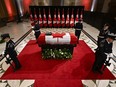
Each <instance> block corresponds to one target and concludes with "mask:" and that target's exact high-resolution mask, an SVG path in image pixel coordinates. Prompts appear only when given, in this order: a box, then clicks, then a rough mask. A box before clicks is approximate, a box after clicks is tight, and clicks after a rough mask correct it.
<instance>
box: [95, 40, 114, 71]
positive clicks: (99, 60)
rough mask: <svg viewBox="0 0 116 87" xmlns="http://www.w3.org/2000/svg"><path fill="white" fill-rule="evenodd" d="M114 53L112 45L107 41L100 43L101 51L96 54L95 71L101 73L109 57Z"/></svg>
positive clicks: (98, 50)
mask: <svg viewBox="0 0 116 87" xmlns="http://www.w3.org/2000/svg"><path fill="white" fill-rule="evenodd" d="M110 53H112V43H109V42H108V41H107V40H106V39H104V40H103V41H101V42H100V46H99V49H97V50H96V52H95V62H94V65H93V71H98V72H99V71H101V69H102V66H103V65H104V63H105V61H106V59H107V55H106V54H110Z"/></svg>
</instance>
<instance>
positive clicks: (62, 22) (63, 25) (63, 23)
mask: <svg viewBox="0 0 116 87" xmlns="http://www.w3.org/2000/svg"><path fill="white" fill-rule="evenodd" d="M61 24H62V27H65V18H64V9H63V11H62V21H61Z"/></svg>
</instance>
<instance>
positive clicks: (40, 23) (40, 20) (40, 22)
mask: <svg viewBox="0 0 116 87" xmlns="http://www.w3.org/2000/svg"><path fill="white" fill-rule="evenodd" d="M39 26H40V27H42V26H43V22H42V17H41V12H40V10H39Z"/></svg>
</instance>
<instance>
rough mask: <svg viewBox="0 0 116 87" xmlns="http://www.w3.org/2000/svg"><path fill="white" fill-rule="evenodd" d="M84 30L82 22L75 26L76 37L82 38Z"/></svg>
mask: <svg viewBox="0 0 116 87" xmlns="http://www.w3.org/2000/svg"><path fill="white" fill-rule="evenodd" d="M82 29H83V24H82V23H81V20H79V21H78V22H77V23H76V24H75V35H76V36H77V38H78V39H79V38H80V34H81V31H82Z"/></svg>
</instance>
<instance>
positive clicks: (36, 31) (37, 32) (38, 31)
mask: <svg viewBox="0 0 116 87" xmlns="http://www.w3.org/2000/svg"><path fill="white" fill-rule="evenodd" d="M33 30H34V32H35V38H36V40H37V39H38V37H39V35H40V34H41V32H40V26H39V24H38V23H37V24H35V26H34V29H33Z"/></svg>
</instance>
